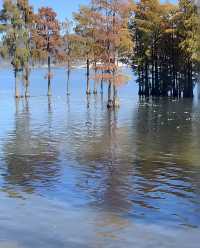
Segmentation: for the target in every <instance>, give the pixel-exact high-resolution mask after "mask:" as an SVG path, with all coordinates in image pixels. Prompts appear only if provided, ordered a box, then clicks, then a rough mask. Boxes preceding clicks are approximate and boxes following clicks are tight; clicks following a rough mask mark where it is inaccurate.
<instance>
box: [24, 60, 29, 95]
mask: <svg viewBox="0 0 200 248" xmlns="http://www.w3.org/2000/svg"><path fill="white" fill-rule="evenodd" d="M29 85H30V83H29V65H28V64H27V65H26V66H25V68H24V87H25V97H30V93H29Z"/></svg>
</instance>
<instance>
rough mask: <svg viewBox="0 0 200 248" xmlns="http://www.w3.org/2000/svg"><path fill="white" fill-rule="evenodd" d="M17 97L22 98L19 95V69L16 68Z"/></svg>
mask: <svg viewBox="0 0 200 248" xmlns="http://www.w3.org/2000/svg"><path fill="white" fill-rule="evenodd" d="M14 73H15V98H20V95H19V75H18V70H17V69H15V71H14Z"/></svg>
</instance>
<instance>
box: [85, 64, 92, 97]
mask: <svg viewBox="0 0 200 248" xmlns="http://www.w3.org/2000/svg"><path fill="white" fill-rule="evenodd" d="M86 74H87V89H86V94H87V95H90V94H91V91H90V60H89V59H87V73H86Z"/></svg>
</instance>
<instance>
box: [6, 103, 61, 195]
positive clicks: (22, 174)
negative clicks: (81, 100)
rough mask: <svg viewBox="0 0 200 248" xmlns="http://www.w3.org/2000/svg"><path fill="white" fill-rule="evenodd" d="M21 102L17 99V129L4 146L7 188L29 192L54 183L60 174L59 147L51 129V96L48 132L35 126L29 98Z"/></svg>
mask: <svg viewBox="0 0 200 248" xmlns="http://www.w3.org/2000/svg"><path fill="white" fill-rule="evenodd" d="M20 104H21V102H20V100H19V99H17V100H16V115H15V123H14V130H13V131H12V132H11V133H9V134H8V139H7V140H6V143H5V145H4V148H3V152H4V161H5V165H6V167H7V171H6V175H5V186H4V190H5V191H8V193H9V192H13V190H14V191H15V190H17V187H19V188H20V189H21V190H23V191H25V192H27V193H32V192H33V191H34V190H35V189H36V188H39V187H41V188H42V187H44V186H45V187H52V186H53V185H54V180H56V178H57V177H58V176H59V166H58V165H57V161H58V149H57V146H56V142H55V140H54V137H53V135H52V133H51V102H50V99H49V101H48V110H49V112H48V120H47V123H46V124H45V125H46V128H47V132H46V133H42V132H41V133H40V130H38V129H37V130H34V127H32V125H31V121H32V120H31V114H30V111H29V102H28V99H26V100H24V101H23V102H22V106H21V105H20ZM12 194H13V195H15V193H14V192H13V193H12Z"/></svg>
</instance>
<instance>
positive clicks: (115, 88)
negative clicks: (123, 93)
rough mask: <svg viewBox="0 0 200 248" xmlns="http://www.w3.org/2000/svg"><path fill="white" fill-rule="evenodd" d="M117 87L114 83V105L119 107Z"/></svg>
mask: <svg viewBox="0 0 200 248" xmlns="http://www.w3.org/2000/svg"><path fill="white" fill-rule="evenodd" d="M117 93H118V92H117V87H116V86H115V85H113V107H115V108H118V107H119V98H118V94H117Z"/></svg>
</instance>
